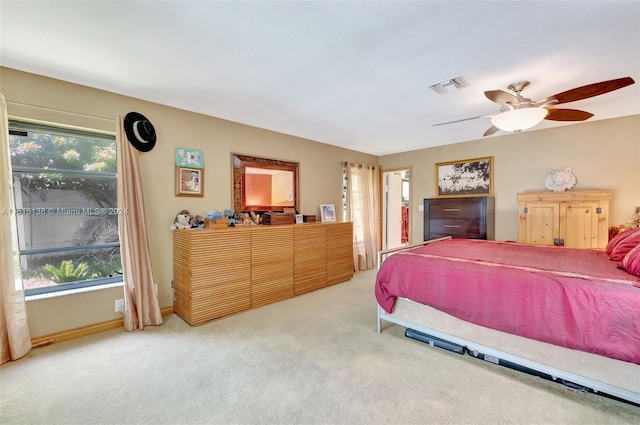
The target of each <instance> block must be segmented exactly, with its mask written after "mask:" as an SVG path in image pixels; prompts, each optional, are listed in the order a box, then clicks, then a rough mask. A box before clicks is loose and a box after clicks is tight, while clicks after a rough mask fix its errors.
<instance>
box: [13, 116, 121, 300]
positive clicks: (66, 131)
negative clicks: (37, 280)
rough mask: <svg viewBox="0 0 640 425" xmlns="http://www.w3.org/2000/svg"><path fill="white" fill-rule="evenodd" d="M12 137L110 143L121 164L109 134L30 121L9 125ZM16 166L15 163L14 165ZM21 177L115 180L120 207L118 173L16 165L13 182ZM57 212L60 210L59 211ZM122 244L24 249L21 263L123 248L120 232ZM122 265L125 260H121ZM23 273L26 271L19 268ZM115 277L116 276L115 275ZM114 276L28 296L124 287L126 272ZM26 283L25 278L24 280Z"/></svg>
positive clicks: (28, 291)
mask: <svg viewBox="0 0 640 425" xmlns="http://www.w3.org/2000/svg"><path fill="white" fill-rule="evenodd" d="M8 124H9V125H8V129H9V135H13V136H28V133H29V132H30V131H33V132H41V133H46V134H50V135H58V136H63V137H80V138H84V139H90V140H96V141H107V142H110V143H113V144H115V146H116V162H117V155H118V149H117V142H116V137H115V134H114V133H108V132H104V131H100V130H92V129H77V128H70V127H68V126H65V125H63V124H58V123H47V124H39V123H33V122H30V121H28V120H19V119H10V120H9V123H8ZM12 162H13V161H12ZM21 173H56V174H60V175H62V176H84V177H100V178H107V179H114V181H115V186H116V200H115V201H116V203H117V186H118V185H117V178H118V177H117V172H115V171H106V172H101V171H91V170H73V169H70V170H65V169H59V168H41V167H29V166H21V165H13V164H11V178H12V180H13V179H14V176H15V175H17V174H21ZM15 194H16V192H15V188H14V189H13V190H12V196H14V202H16V199H15ZM15 208H16V210H17V209H19V208H22V207H21V206H18V205H17V204H16V205H15ZM56 208H57V207H56ZM12 231H14V232H16V233H17V235H16V236H17V237H18V238H20V235H19V231H18V229H17V228H16V229H12ZM117 235H118V241H117V242H107V243H96V244H89V245H69V246H55V247H48V248H46V247H45V248H31V249H21V248H20V246H18V256H17V257H16V258H18V261H20V260H19V259H20V258H22V256H24V255H34V254H48V253H56V252H68V251H90V250H96V249H107V248H120V246H121V245H120V232H119V229H117ZM121 261H122V260H121ZM18 267H20V269H21V268H22V267H21V266H20V265H18ZM113 274H115V275H113ZM113 274H112V276H102V277H97V278H93V279H83V280H77V281H71V282H64V283H56V284H54V285H48V286H42V287H35V288H29V289H24V293H25V296H35V295H43V294H51V293H58V292H64V291H73V290H77V289H83V288H89V287H98V286H102V285H109V284H113V283H121V282H122V281H123V279H122V268H120V270H119V271H115V272H114V273H113ZM23 279H24V278H23Z"/></svg>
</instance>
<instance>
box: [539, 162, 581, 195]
mask: <svg viewBox="0 0 640 425" xmlns="http://www.w3.org/2000/svg"><path fill="white" fill-rule="evenodd" d="M575 185H576V176H574V175H573V172H572V170H571V168H569V167H567V168H564V169H562V170H550V171H549V173H548V174H547V177H546V178H545V179H544V186H545V187H546V188H547V189H549V190H553V191H554V192H564V191H565V190H569V189H571V188H572V187H573V186H575Z"/></svg>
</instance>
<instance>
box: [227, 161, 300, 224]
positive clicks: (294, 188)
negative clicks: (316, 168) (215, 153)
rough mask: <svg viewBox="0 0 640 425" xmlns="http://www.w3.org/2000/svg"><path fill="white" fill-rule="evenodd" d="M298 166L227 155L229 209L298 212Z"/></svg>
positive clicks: (238, 210)
mask: <svg viewBox="0 0 640 425" xmlns="http://www.w3.org/2000/svg"><path fill="white" fill-rule="evenodd" d="M298 168H299V163H298V162H290V161H283V160H279V159H270V158H261V157H257V156H249V155H243V154H238V153H231V169H232V172H233V209H234V210H235V211H236V212H243V211H282V210H283V209H284V208H295V209H296V211H298Z"/></svg>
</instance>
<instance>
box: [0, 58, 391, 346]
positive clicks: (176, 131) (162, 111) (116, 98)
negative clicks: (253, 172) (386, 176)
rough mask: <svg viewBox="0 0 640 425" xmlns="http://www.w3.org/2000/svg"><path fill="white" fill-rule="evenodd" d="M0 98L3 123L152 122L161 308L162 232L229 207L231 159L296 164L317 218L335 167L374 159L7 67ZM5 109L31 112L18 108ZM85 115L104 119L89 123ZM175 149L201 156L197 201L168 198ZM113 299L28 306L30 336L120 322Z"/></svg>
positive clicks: (151, 223) (335, 187)
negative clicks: (140, 117) (179, 216)
mask: <svg viewBox="0 0 640 425" xmlns="http://www.w3.org/2000/svg"><path fill="white" fill-rule="evenodd" d="M0 92H2V93H3V94H4V96H5V98H6V100H7V107H8V112H9V115H10V117H26V118H29V119H36V120H43V121H50V122H54V123H63V124H68V125H74V126H80V127H86V128H94V129H102V130H107V131H112V132H113V131H115V120H116V117H117V116H119V115H122V116H124V115H125V114H126V113H127V112H131V111H137V112H140V113H142V114H144V115H145V116H146V117H147V118H149V119H150V120H151V122H152V123H153V125H154V127H155V129H156V132H157V134H158V138H157V143H156V147H155V148H154V149H153V150H152V151H150V152H147V153H143V154H140V157H139V158H140V165H141V168H142V170H143V186H144V191H145V207H146V213H147V226H148V230H149V235H150V241H149V242H150V246H151V263H152V267H153V272H154V278H155V280H156V282H157V284H158V293H159V301H160V306H161V307H169V306H172V305H173V297H172V294H171V286H170V282H171V279H172V276H173V267H172V258H173V247H172V232H171V230H169V226H170V225H171V224H172V223H173V219H174V217H175V214H176V213H177V212H178V211H179V210H181V209H188V210H190V211H191V213H193V214H204V213H205V212H206V211H208V210H223V209H225V208H231V207H232V202H231V167H230V164H231V152H237V153H243V154H249V155H256V156H265V157H270V158H277V159H284V160H288V161H294V162H299V163H300V176H299V184H300V194H299V196H300V212H301V213H303V214H319V209H318V208H319V207H318V206H319V205H320V204H325V203H332V204H335V205H336V206H338V205H340V204H341V202H342V200H341V195H342V194H341V187H342V175H341V170H342V167H341V161H354V162H361V163H371V164H377V162H378V158H377V157H375V156H372V155H367V154H364V153H359V152H354V151H350V150H346V149H342V148H338V147H335V146H331V145H327V144H322V143H318V142H313V141H309V140H305V139H301V138H298V137H293V136H288V135H284V134H280V133H275V132H272V131H267V130H261V129H258V128H254V127H249V126H246V125H241V124H237V123H233V122H229V121H225V120H221V119H217V118H212V117H208V116H204V115H200V114H196V113H192V112H187V111H184V110H179V109H175V108H170V107H166V106H162V105H159V104H155V103H150V102H145V101H142V100H139V99H133V98H130V97H126V96H121V95H117V94H113V93H109V92H105V91H100V90H95V89H91V88H87V87H83V86H79V85H75V84H69V83H65V82H62V81H58V80H53V79H49V78H45V77H41V76H36V75H33V74H27V73H23V72H19V71H16V70H12V69H8V68H0ZM12 102H17V103H21V104H28V105H35V106H37V107H25V106H19V105H15V104H14V103H12ZM46 108H50V109H55V110H61V111H66V112H70V113H71V114H67V113H60V112H52V111H48V110H47V109H46ZM76 114H77V115H76ZM87 115H89V116H95V117H104V118H107V119H106V120H105V119H100V118H88V117H86V116H87ZM176 146H184V147H190V148H195V149H202V150H203V152H204V164H205V182H204V183H205V186H204V191H205V196H204V198H184V197H176V196H175V192H174V188H175V186H174V164H175V148H176ZM318 176H322V178H318ZM117 298H122V289H121V288H114V289H106V290H93V291H89V292H84V293H81V294H76V295H66V296H59V297H54V298H47V299H43V300H37V301H29V302H28V314H29V326H30V329H31V333H32V335H31V336H32V337H37V336H41V335H48V334H51V333H55V332H59V331H62V330H67V329H72V328H76V327H81V326H86V325H89V324H95V323H100V322H103V321H108V320H112V319H115V318H118V317H121V316H119V315H118V314H117V313H115V312H114V300H115V299H117Z"/></svg>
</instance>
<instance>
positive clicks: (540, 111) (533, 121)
mask: <svg viewBox="0 0 640 425" xmlns="http://www.w3.org/2000/svg"><path fill="white" fill-rule="evenodd" d="M547 113H548V111H547V110H546V109H544V108H537V107H533V108H521V109H514V110H512V111H506V112H502V113H500V114H498V115H496V116H495V117H493V118H491V124H493V125H494V126H496V127H498V128H499V129H500V130H503V131H510V132H513V133H517V132H520V131H523V130H527V129H529V128H531V127H535V126H536V125H538V124H539V123H540V122H541V121H542V120H543V119H544V118H545V117H546V116H547Z"/></svg>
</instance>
